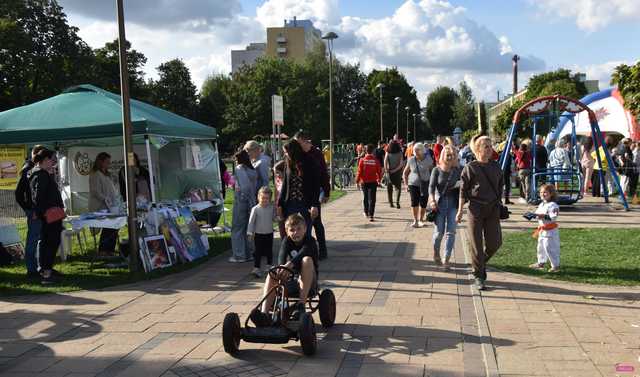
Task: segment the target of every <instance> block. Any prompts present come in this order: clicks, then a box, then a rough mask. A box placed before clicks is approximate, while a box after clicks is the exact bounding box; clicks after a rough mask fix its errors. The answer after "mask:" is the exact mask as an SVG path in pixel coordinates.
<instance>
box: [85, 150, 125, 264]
mask: <svg viewBox="0 0 640 377" xmlns="http://www.w3.org/2000/svg"><path fill="white" fill-rule="evenodd" d="M109 168H111V156H110V155H109V154H108V153H106V152H101V153H99V154H98V156H96V160H95V162H94V163H93V167H92V168H91V174H90V175H89V211H91V212H96V211H101V210H105V209H106V210H109V209H111V208H112V207H117V206H118V204H119V203H120V198H119V196H118V190H116V186H115V184H114V179H115V178H114V177H112V176H111V173H109ZM117 240H118V230H117V229H109V228H102V231H101V232H100V245H99V246H98V254H103V255H104V254H113V253H114V252H115V249H116V241H117Z"/></svg>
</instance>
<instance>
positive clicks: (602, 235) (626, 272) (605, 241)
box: [489, 228, 640, 285]
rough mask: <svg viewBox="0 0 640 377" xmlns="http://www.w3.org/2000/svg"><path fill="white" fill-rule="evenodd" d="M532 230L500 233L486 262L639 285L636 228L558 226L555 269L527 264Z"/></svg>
mask: <svg viewBox="0 0 640 377" xmlns="http://www.w3.org/2000/svg"><path fill="white" fill-rule="evenodd" d="M532 231H533V230H530V231H526V232H513V233H503V236H504V243H503V245H502V248H500V250H499V251H498V253H497V254H496V255H495V256H494V257H493V258H492V259H491V262H490V263H489V264H490V265H491V266H493V267H496V268H498V269H500V270H503V271H509V272H515V273H519V274H524V275H530V276H537V277H542V278H546V279H553V280H565V281H571V282H578V283H589V284H605V285H640V253H639V252H638V247H639V246H638V245H640V231H638V230H637V229H606V228H605V229H561V230H560V269H561V271H560V272H559V273H555V274H552V273H548V272H545V271H538V270H534V269H531V268H529V267H528V266H529V265H530V264H532V263H535V262H536V244H537V240H536V239H534V238H532V237H531V233H532Z"/></svg>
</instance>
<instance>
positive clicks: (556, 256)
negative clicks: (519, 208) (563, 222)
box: [535, 202, 560, 267]
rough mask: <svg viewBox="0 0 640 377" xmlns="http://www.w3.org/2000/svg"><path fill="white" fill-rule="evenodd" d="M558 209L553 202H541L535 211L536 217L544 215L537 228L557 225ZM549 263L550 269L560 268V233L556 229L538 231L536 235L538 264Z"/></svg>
mask: <svg viewBox="0 0 640 377" xmlns="http://www.w3.org/2000/svg"><path fill="white" fill-rule="evenodd" d="M559 213H560V207H559V206H558V205H557V204H556V203H555V202H542V203H540V205H539V206H538V208H537V209H536V211H535V214H536V215H545V218H544V219H538V226H539V227H542V226H544V225H548V224H551V223H557V221H558V214H559ZM547 260H548V261H549V262H551V267H560V232H559V231H558V228H557V227H556V228H555V229H550V230H540V232H539V233H538V263H539V264H545V263H546V262H547Z"/></svg>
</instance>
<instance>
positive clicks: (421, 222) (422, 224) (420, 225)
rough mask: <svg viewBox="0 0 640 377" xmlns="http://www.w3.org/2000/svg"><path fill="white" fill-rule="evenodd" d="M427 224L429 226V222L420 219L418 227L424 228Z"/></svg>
mask: <svg viewBox="0 0 640 377" xmlns="http://www.w3.org/2000/svg"><path fill="white" fill-rule="evenodd" d="M425 226H427V224H426V223H425V222H424V221H423V220H421V221H418V228H424V227H425Z"/></svg>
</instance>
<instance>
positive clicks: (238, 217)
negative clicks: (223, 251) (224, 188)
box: [231, 192, 253, 260]
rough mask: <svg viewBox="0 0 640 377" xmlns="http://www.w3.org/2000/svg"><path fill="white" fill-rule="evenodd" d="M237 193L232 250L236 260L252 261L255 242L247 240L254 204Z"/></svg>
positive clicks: (232, 228)
mask: <svg viewBox="0 0 640 377" xmlns="http://www.w3.org/2000/svg"><path fill="white" fill-rule="evenodd" d="M242 196H243V195H242V194H240V193H237V192H236V193H235V198H234V202H233V223H232V224H231V249H232V251H233V256H234V257H235V258H236V259H245V260H246V259H251V257H252V256H253V242H250V241H249V239H248V238H247V225H249V215H250V214H251V207H252V203H251V202H250V201H249V200H247V199H246V198H243V197H242Z"/></svg>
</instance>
